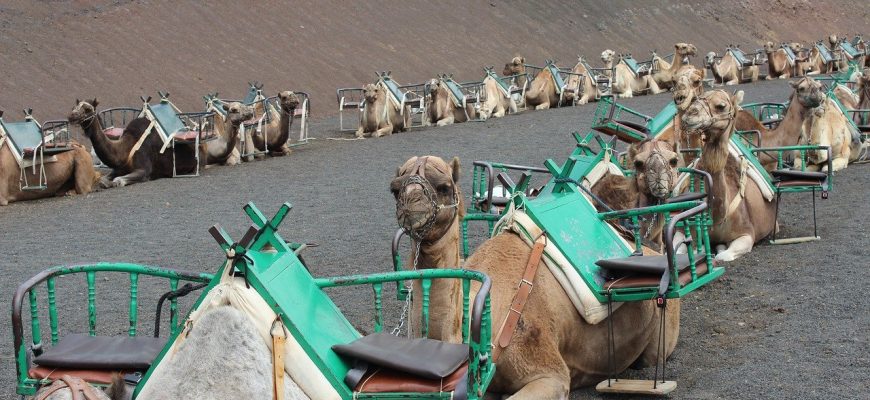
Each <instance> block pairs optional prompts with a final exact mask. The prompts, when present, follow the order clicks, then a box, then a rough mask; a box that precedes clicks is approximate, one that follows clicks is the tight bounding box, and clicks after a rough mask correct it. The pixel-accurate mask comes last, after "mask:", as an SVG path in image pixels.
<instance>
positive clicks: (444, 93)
mask: <svg viewBox="0 0 870 400" xmlns="http://www.w3.org/2000/svg"><path fill="white" fill-rule="evenodd" d="M426 87H427V88H428V89H429V90H428V93H427V97H428V101H427V102H426V117H425V121H426V124H427V125H430V124H435V125H436V126H445V125H450V124H452V123H460V122H466V121H468V119H469V117H470V116H473V115H475V112H474V106H472V105H471V104H464V107H463V104H462V103H461V99H455V98H454V96H453V94H451V93H450V89H449V88H448V87H447V83H446V82H445V81H444V80H443V79H441V78H439V79H430V80H429V82H426Z"/></svg>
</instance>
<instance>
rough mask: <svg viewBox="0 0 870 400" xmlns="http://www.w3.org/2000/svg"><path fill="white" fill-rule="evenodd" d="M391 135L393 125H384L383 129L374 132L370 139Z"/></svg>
mask: <svg viewBox="0 0 870 400" xmlns="http://www.w3.org/2000/svg"><path fill="white" fill-rule="evenodd" d="M392 134H393V124H390V123H385V124H384V126H383V127H381V128H380V129H378V130H376V131H375V132H374V133H373V134H372V137H381V136H387V135H392Z"/></svg>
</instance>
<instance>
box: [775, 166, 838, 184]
mask: <svg viewBox="0 0 870 400" xmlns="http://www.w3.org/2000/svg"><path fill="white" fill-rule="evenodd" d="M770 174H771V175H773V177H774V178H777V179H778V180H780V181H792V180H795V181H819V182H821V181H824V180H825V179H827V178H828V174H826V173H824V172H813V171H795V170H790V169H778V170H774V171H771V172H770Z"/></svg>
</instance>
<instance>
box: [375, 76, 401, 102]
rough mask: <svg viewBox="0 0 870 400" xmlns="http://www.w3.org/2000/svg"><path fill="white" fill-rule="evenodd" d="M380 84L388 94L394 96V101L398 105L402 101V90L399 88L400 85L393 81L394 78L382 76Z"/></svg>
mask: <svg viewBox="0 0 870 400" xmlns="http://www.w3.org/2000/svg"><path fill="white" fill-rule="evenodd" d="M378 83H380V84H381V86H383V87H385V88H386V89H387V92H389V93H390V95H392V96H393V100H394V101H395V102H396V103H397V104H398V103H400V102H401V101H402V89H401V88H400V87H399V84H398V83H396V81H394V80H393V78H391V77H389V76H388V75H381V78H380V80H379V81H378Z"/></svg>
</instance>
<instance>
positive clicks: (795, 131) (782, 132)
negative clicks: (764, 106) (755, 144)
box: [764, 92, 808, 147]
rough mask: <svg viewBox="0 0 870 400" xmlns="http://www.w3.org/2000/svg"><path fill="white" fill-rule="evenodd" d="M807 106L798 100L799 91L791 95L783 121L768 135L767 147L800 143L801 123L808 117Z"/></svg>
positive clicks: (765, 144)
mask: <svg viewBox="0 0 870 400" xmlns="http://www.w3.org/2000/svg"><path fill="white" fill-rule="evenodd" d="M807 110H808V109H807V108H806V107H804V106H803V104H801V103H800V101H798V96H797V92H795V93H793V94H792V95H791V98H790V99H789V104H788V109H786V111H785V117H783V119H782V122H780V123H779V125H778V126H777V127H776V129H774V130H773V131H772V132H771V134H770V135H767V137H769V138H771V139H772V140H771V142H770V143H764V146H765V147H778V146H791V145H796V144H798V141H799V140H800V136H801V125H802V124H803V120H804V118H805V117H806V113H807Z"/></svg>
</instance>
